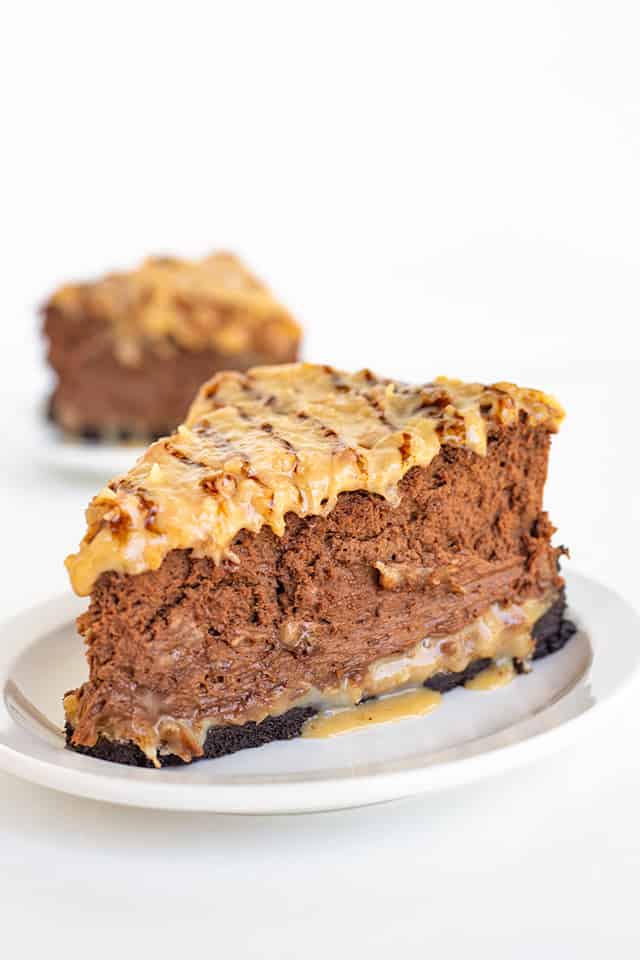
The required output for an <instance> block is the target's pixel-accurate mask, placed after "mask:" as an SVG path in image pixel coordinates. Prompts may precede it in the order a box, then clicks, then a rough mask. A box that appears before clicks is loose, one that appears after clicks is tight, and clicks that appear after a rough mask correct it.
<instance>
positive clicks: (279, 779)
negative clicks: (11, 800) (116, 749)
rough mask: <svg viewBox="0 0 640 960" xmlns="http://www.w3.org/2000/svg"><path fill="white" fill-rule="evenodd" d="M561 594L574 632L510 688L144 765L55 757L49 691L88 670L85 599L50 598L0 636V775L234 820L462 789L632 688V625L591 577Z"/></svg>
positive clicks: (525, 757)
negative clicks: (403, 715)
mask: <svg viewBox="0 0 640 960" xmlns="http://www.w3.org/2000/svg"><path fill="white" fill-rule="evenodd" d="M567 589H568V592H569V595H570V596H571V600H572V607H571V612H570V616H571V617H572V619H573V620H574V621H575V622H576V623H577V624H578V625H579V626H580V630H579V632H578V634H577V635H576V636H575V637H574V638H573V639H572V641H571V643H569V644H568V645H567V647H566V648H565V649H564V650H562V651H560V652H559V653H557V654H556V655H555V656H554V657H551V658H549V659H547V660H544V661H542V662H538V663H536V664H535V667H534V669H533V671H532V672H531V673H530V674H528V675H527V676H521V677H517V678H516V679H515V680H514V682H513V683H511V684H510V685H509V686H507V687H504V688H502V689H499V690H494V691H491V694H488V693H487V694H485V695H483V694H478V693H474V692H472V691H468V690H464V689H462V688H461V689H459V690H456V691H455V692H453V693H451V694H449V695H447V696H446V697H444V698H443V701H442V704H441V706H440V707H439V708H438V709H437V710H436V711H435V713H432V714H430V715H429V716H428V717H418V718H415V719H405V720H403V721H402V722H398V723H387V724H384V725H381V726H378V727H374V728H370V729H368V730H361V731H359V732H357V733H352V734H351V735H348V736H347V735H345V736H341V737H334V738H330V739H327V740H302V739H299V740H296V741H294V742H292V743H277V744H270V745H269V746H268V747H264V748H262V749H260V750H246V751H242V752H241V753H239V754H236V755H234V756H231V757H225V758H223V759H220V760H217V761H212V762H202V763H196V764H193V766H190V767H182V768H178V769H176V768H173V769H164V770H155V771H151V770H137V769H130V768H127V767H122V766H119V765H117V764H110V763H104V762H101V761H99V760H93V759H89V758H86V757H79V756H77V755H76V754H72V753H70V752H69V751H67V750H65V749H64V736H63V734H62V726H63V723H64V719H63V711H62V707H61V703H60V692H61V690H64V689H68V688H69V687H75V686H76V685H78V684H80V683H81V682H82V681H83V680H84V679H85V678H86V675H87V667H86V662H85V660H84V655H83V648H82V641H81V640H80V638H79V637H78V634H77V632H76V629H75V618H76V617H77V616H78V614H79V613H80V612H81V611H82V610H83V609H84V606H85V604H84V603H83V602H81V601H79V600H78V599H77V598H75V597H68V596H66V595H65V596H62V597H58V598H56V599H55V600H50V601H49V602H48V603H46V604H43V605H40V606H39V607H36V608H35V609H33V610H30V611H28V612H27V613H24V614H22V615H20V616H19V617H16V618H14V619H12V620H11V621H10V622H9V623H8V624H7V625H6V626H5V627H4V628H3V629H2V630H0V692H1V694H2V699H0V769H4V770H6V771H8V772H9V773H14V774H16V775H17V776H20V777H23V778H24V779H26V780H30V781H33V782H34V783H39V784H42V785H43V786H48V787H53V788H54V789H56V790H62V791H63V792H65V793H71V794H75V795H77V796H81V797H90V798H93V799H96V800H106V801H110V802H113V803H122V804H128V805H131V806H140V807H149V808H153V809H160V810H197V811H202V810H207V811H212V812H217V813H243V814H247V813H261V814H267V813H274V814H275V813H279V814H281V813H309V812H317V811H323V810H338V809H344V808H347V807H357V806H362V805H367V804H372V803H379V802H382V801H386V800H396V799H398V798H402V797H408V796H411V795H414V794H417V793H426V792H434V791H439V790H443V789H445V788H447V787H451V786H458V785H459V784H463V783H472V782H474V781H475V780H478V779H482V778H483V777H487V776H490V775H493V774H495V773H499V772H502V771H504V770H506V769H510V768H511V767H513V766H519V765H521V764H523V763H526V762H531V761H532V760H535V759H538V758H539V757H541V756H544V755H547V754H549V753H552V752H555V751H556V750H559V749H560V748H561V747H562V746H566V745H567V744H568V743H574V742H575V741H576V740H577V739H578V738H580V737H581V736H582V737H584V736H587V735H588V734H590V733H591V732H592V731H593V724H594V722H597V721H598V720H604V719H606V718H605V712H604V710H603V708H604V707H605V706H610V705H611V704H612V702H614V700H615V698H616V697H619V696H620V694H621V693H623V692H624V691H626V690H628V689H629V688H631V687H632V685H633V684H634V683H635V682H636V679H637V674H638V671H639V669H640V619H639V618H638V617H637V615H636V614H635V613H634V612H633V610H631V608H629V607H628V606H626V604H625V603H624V602H623V601H622V600H621V599H620V598H619V597H617V596H616V595H615V594H614V593H612V592H611V591H609V590H607V589H606V588H604V587H602V586H600V585H599V584H597V583H595V582H594V581H593V580H588V579H584V578H582V577H578V576H576V575H572V576H570V577H569V578H568V580H567ZM612 632H613V633H614V634H615V636H616V637H617V638H618V640H617V645H616V650H615V654H614V653H613V652H612V649H611V644H610V635H611V633H612Z"/></svg>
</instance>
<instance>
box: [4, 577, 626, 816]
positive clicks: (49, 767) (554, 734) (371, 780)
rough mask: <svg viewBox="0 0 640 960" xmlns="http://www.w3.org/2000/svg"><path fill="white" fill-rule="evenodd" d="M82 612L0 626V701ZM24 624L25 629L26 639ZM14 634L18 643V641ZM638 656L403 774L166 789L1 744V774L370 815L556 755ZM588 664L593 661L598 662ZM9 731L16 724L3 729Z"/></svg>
mask: <svg viewBox="0 0 640 960" xmlns="http://www.w3.org/2000/svg"><path fill="white" fill-rule="evenodd" d="M566 576H567V581H568V593H569V599H570V600H571V592H572V584H573V585H574V587H573V589H576V588H578V590H579V589H580V585H581V586H582V588H583V589H584V588H585V587H589V586H591V587H595V586H597V588H598V589H599V590H601V591H604V592H605V593H606V594H607V596H608V598H609V600H611V601H614V602H615V604H616V607H617V610H618V612H619V613H620V612H622V613H624V615H625V616H626V617H627V619H628V622H629V623H630V624H632V626H633V628H634V630H635V631H637V632H638V636H639V639H640V617H639V616H638V613H637V612H636V610H635V609H634V608H633V607H632V606H631V605H630V604H629V603H628V602H627V601H626V600H625V599H624V598H623V597H621V596H620V595H619V594H618V593H617V592H616V591H614V590H612V589H611V588H610V587H608V586H606V585H605V584H603V583H601V582H600V581H598V580H596V579H594V578H592V577H588V576H585V575H583V574H580V573H578V572H576V571H573V570H571V571H569V572H568V573H567V575H566ZM82 602H83V601H80V600H79V599H78V598H77V597H75V596H74V595H73V594H71V593H68V594H67V593H65V594H58V595H56V596H53V597H50V598H49V599H48V600H45V601H43V602H41V603H39V604H37V605H35V606H33V607H30V608H28V609H27V610H24V611H22V612H21V613H18V614H17V615H15V616H13V617H12V618H10V619H9V620H6V621H4V622H2V624H0V685H1V686H2V690H3V691H4V688H5V683H6V680H7V679H8V677H9V674H10V671H11V667H12V664H13V663H14V662H15V660H16V658H17V656H19V654H20V653H21V652H22V651H24V650H25V649H27V648H28V647H29V646H31V645H32V644H33V643H34V642H37V639H38V636H39V635H40V634H41V633H42V632H43V630H44V629H46V630H47V631H50V630H52V629H56V628H58V627H62V626H64V625H65V624H66V623H68V622H69V620H70V618H72V617H73V615H74V613H75V612H76V611H77V610H79V609H80V604H81V603H82ZM84 602H86V600H85V601H84ZM569 608H570V610H571V611H572V614H573V615H574V616H575V617H576V619H577V620H578V621H580V620H581V614H580V609H579V607H578V608H576V609H575V610H574V609H573V608H572V604H571V603H569ZM25 624H30V626H29V627H28V628H27V629H24V626H25ZM21 627H22V635H21V636H20V637H19V639H16V636H18V634H19V633H20V628H21ZM13 634H15V636H14V637H13V642H9V643H7V642H6V641H7V636H8V635H9V636H12V635H13ZM590 639H591V642H592V644H593V643H594V641H595V646H597V645H598V638H597V637H594V636H591V635H590ZM638 648H639V653H638V654H637V655H636V656H635V660H634V661H633V663H632V668H631V670H629V671H628V672H627V673H624V674H623V675H621V676H617V678H616V682H615V684H614V687H613V689H611V690H609V691H608V692H606V693H605V694H604V695H603V696H601V697H599V698H598V699H597V700H595V701H594V702H592V703H590V704H588V705H587V706H586V707H585V708H584V709H583V710H581V711H580V712H578V713H577V714H575V715H574V716H572V717H569V718H564V719H561V720H560V721H559V722H558V723H555V724H554V725H553V726H551V727H550V728H548V729H539V730H534V731H533V732H530V733H528V734H527V735H526V736H525V737H524V738H523V739H519V740H517V741H516V742H514V743H507V744H505V743H494V744H493V745H492V743H491V741H492V740H494V741H496V740H498V739H499V738H500V737H501V736H503V735H504V732H505V730H514V729H515V728H517V727H519V726H521V725H524V724H527V723H529V722H530V721H531V720H532V717H534V716H535V715H531V716H528V717H523V718H522V719H520V720H518V721H516V722H515V723H514V724H511V725H510V726H509V727H507V728H505V730H502V731H499V732H498V733H495V734H489V735H486V736H484V737H481V738H479V740H478V741H477V744H478V746H479V749H477V750H476V751H475V752H474V753H472V754H470V755H466V756H460V757H457V758H449V759H445V760H442V761H438V760H437V759H436V760H435V761H434V760H432V761H431V762H427V761H424V762H422V763H419V762H418V763H416V764H415V765H411V766H409V767H406V768H402V769H396V770H384V769H383V770H379V771H375V772H368V773H367V772H362V773H355V774H352V775H351V776H344V777H335V776H331V775H328V774H327V775H324V774H320V775H312V774H310V773H306V774H302V778H301V779H300V780H295V779H293V780H289V781H287V782H279V781H278V780H271V781H267V782H257V783H256V782H253V783H242V782H236V783H225V782H224V781H222V782H217V783H210V782H209V783H197V782H196V783H193V782H189V783H179V782H167V781H166V780H163V781H156V782H155V783H154V782H153V778H154V776H155V775H156V772H155V771H152V770H142V769H140V768H127V767H121V766H119V765H117V764H108V765H106V767H108V768H109V770H108V773H109V775H105V764H104V761H100V760H95V759H93V758H87V757H82V758H81V759H82V761H83V762H86V761H89V762H90V763H91V764H93V763H95V764H100V768H99V769H100V770H101V771H102V772H100V773H99V772H98V768H95V770H94V769H92V768H89V769H86V770H85V769H75V768H72V767H68V766H64V765H61V764H59V763H58V762H56V760H55V758H52V759H42V758H39V757H37V756H33V755H31V754H29V753H27V752H25V751H23V750H19V749H16V748H14V747H12V746H9V745H7V744H3V743H0V769H2V770H4V771H6V772H7V773H10V774H13V775H14V776H17V777H19V778H21V779H23V780H27V781H30V782H34V783H37V784H39V785H41V786H45V787H49V788H52V789H54V790H57V791H59V792H63V793H67V794H71V795H76V796H81V797H85V798H89V799H93V800H101V801H106V802H110V803H116V804H119V805H125V806H137V807H145V808H152V809H162V810H184V811H186V810H189V811H208V812H217V813H239V814H283V813H305V812H316V811H321V810H331V809H342V808H346V807H356V806H367V805H369V804H373V803H379V802H382V801H387V800H392V799H400V798H401V797H407V796H411V795H415V794H419V793H432V792H437V791H441V790H444V789H447V788H449V787H455V786H459V785H461V784H462V783H472V782H476V781H478V780H480V779H483V778H485V777H489V776H493V775H495V774H496V773H499V772H503V771H507V770H510V769H514V768H515V767H517V766H521V765H523V764H525V763H528V762H532V761H534V760H536V759H537V758H539V757H541V756H544V755H549V754H551V753H554V752H556V751H558V750H560V749H562V748H563V747H565V746H567V745H568V744H570V743H571V742H574V741H575V740H576V739H577V738H578V737H580V736H582V735H584V734H586V733H587V732H588V731H589V729H591V727H592V726H593V725H594V724H595V723H597V722H599V721H600V720H601V719H602V717H603V716H606V714H607V708H608V707H610V706H611V705H613V704H616V703H618V702H619V701H620V700H621V698H622V697H624V696H627V695H628V694H629V692H630V691H631V689H632V688H633V687H634V685H635V684H636V683H637V682H638V679H639V677H640V643H639V645H638ZM596 652H597V651H596ZM600 655H601V654H600ZM593 659H594V660H595V656H594V658H593ZM593 669H594V663H593V662H592V663H590V664H589V666H588V667H587V669H586V671H585V673H584V675H583V678H582V679H584V680H585V682H587V683H588V682H589V681H590V678H591V674H592V672H593ZM576 686H577V685H576ZM572 690H575V686H574V687H572V688H571V690H569V691H567V693H566V694H565V695H564V696H562V697H561V698H560V700H559V701H556V703H551V704H549V705H548V706H547V707H545V708H543V709H542V710H541V711H540V714H539V715H546V714H548V713H549V712H550V711H551V710H553V708H554V706H557V705H558V704H560V703H563V702H564V701H565V700H566V699H567V698H568V697H570V696H571V692H572ZM7 717H9V719H10V714H9V710H8V707H7V704H6V702H5V698H4V694H3V696H2V698H0V718H7ZM10 722H15V721H11V720H10ZM445 752H446V751H445ZM436 757H437V754H436ZM79 759H80V758H79ZM111 768H113V769H111ZM127 773H128V775H127ZM140 774H142V776H135V778H134V775H140ZM145 774H146V776H145ZM354 794H357V797H354Z"/></svg>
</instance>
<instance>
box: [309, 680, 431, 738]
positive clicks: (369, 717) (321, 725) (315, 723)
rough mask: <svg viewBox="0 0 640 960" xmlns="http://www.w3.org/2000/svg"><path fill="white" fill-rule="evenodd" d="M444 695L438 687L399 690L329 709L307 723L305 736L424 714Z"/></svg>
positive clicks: (331, 734) (334, 733)
mask: <svg viewBox="0 0 640 960" xmlns="http://www.w3.org/2000/svg"><path fill="white" fill-rule="evenodd" d="M441 699H442V695H441V694H440V693H437V692H436V691H435V690H427V689H426V688H423V689H422V690H408V691H406V692H405V693H396V694H392V695H390V696H387V697H383V698H382V699H381V700H373V701H369V702H367V703H360V704H358V706H357V707H350V708H347V709H346V710H336V711H329V712H327V713H320V714H318V716H317V717H312V718H311V719H310V720H308V721H307V723H306V724H305V726H304V729H303V731H302V736H303V737H313V738H314V739H315V738H324V737H335V736H339V735H340V734H342V733H352V732H353V731H354V730H361V729H362V728H363V727H365V728H366V727H372V726H376V725H377V724H379V723H388V722H389V721H397V720H406V719H407V718H408V717H422V716H424V715H425V714H426V713H431V711H432V710H435V709H436V707H439V706H440V701H441Z"/></svg>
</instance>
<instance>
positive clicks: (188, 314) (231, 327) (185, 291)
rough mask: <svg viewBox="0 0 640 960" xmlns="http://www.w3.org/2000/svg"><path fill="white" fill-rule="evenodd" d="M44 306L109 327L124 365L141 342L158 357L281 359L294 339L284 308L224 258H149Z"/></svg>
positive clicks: (64, 291)
mask: <svg viewBox="0 0 640 960" xmlns="http://www.w3.org/2000/svg"><path fill="white" fill-rule="evenodd" d="M49 306H52V307H56V308H58V309H60V310H63V311H64V312H65V313H68V314H77V315H82V316H90V317H99V318H101V319H104V320H107V321H108V322H110V323H111V324H112V326H113V330H114V348H115V351H116V354H117V356H118V358H119V360H120V362H121V363H123V364H125V365H129V366H132V365H136V364H137V363H138V362H139V360H140V355H141V347H142V344H143V342H149V341H150V342H153V343H156V344H157V345H159V346H160V347H161V348H162V349H163V350H164V351H166V350H171V349H175V345H176V344H177V345H179V346H180V347H183V348H185V349H190V350H202V349H205V348H207V347H213V348H214V349H216V350H217V351H218V352H219V353H222V354H225V355H227V356H233V355H234V354H238V353H247V352H252V351H256V350H258V351H259V352H260V353H263V352H266V351H267V350H268V351H269V352H270V353H271V354H273V356H275V357H279V358H282V359H284V358H286V357H287V355H288V353H289V349H290V345H291V341H292V340H296V341H297V340H298V339H299V337H300V328H299V326H298V324H297V323H296V322H295V321H294V320H293V318H292V317H291V316H290V315H289V313H287V311H286V310H285V309H284V307H282V306H281V305H280V304H278V303H277V301H276V300H275V299H274V298H273V296H272V294H271V293H270V292H269V290H268V289H267V287H265V286H264V285H263V284H262V283H260V281H259V280H257V279H256V278H255V277H254V276H253V275H252V274H251V273H249V271H248V270H247V269H246V268H245V267H244V266H243V265H242V264H241V262H240V261H239V260H238V259H237V258H236V257H234V256H233V255H232V254H229V253H216V254H213V255H211V256H209V257H205V258H204V259H203V260H197V261H189V260H177V259H174V258H172V257H150V258H149V259H147V260H145V261H144V262H143V263H142V264H141V266H139V267H138V268H137V269H135V270H132V271H130V272H129V273H113V274H110V275H108V276H106V277H103V278H102V279H100V280H97V281H95V282H94V283H82V284H69V285H67V286H65V287H61V288H60V289H59V290H57V291H56V293H54V295H53V296H52V297H51V300H50V301H49Z"/></svg>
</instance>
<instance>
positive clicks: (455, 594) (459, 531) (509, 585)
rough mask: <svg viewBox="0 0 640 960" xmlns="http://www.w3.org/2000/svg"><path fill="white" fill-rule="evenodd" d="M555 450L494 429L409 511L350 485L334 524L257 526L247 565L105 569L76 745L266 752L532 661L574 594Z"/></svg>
mask: <svg viewBox="0 0 640 960" xmlns="http://www.w3.org/2000/svg"><path fill="white" fill-rule="evenodd" d="M548 447H549V432H548V429H547V427H546V426H545V425H535V426H532V425H531V424H530V423H529V422H527V418H526V417H523V418H520V419H518V420H517V422H515V423H512V424H510V425H507V426H504V425H496V424H493V425H491V426H490V428H489V430H488V433H487V441H486V453H485V454H484V455H482V456H479V455H478V454H477V453H476V452H474V451H473V450H471V449H469V448H467V447H466V446H453V445H450V444H446V443H444V444H442V446H441V449H440V452H439V453H438V454H437V455H436V456H434V457H433V459H432V460H431V461H430V462H429V463H428V464H427V465H425V466H415V467H412V468H410V469H409V470H408V472H407V473H406V474H405V476H404V477H403V478H402V479H401V480H400V482H399V483H398V487H397V497H394V498H393V500H392V502H391V501H390V500H389V499H386V498H384V497H383V496H380V495H376V494H374V493H371V492H368V491H364V490H352V491H349V492H341V493H340V494H339V495H338V496H337V497H336V501H335V505H334V506H333V508H332V509H331V510H330V511H329V512H328V513H326V515H318V516H296V515H295V514H292V513H288V514H287V516H286V522H285V523H284V525H283V527H284V528H283V531H282V533H281V535H277V534H276V533H274V532H273V530H272V529H271V528H270V527H268V526H263V527H261V528H260V529H258V530H257V531H256V532H252V531H251V530H247V529H244V530H241V531H240V532H239V533H237V535H236V536H235V539H234V540H233V543H232V552H233V558H229V557H228V558H226V559H224V558H223V559H222V560H220V561H218V562H216V560H215V559H214V558H212V557H210V556H202V555H200V556H198V555H197V554H196V553H195V551H194V550H192V549H173V550H170V551H169V552H168V553H166V555H165V556H164V557H163V558H162V559H161V562H160V564H159V566H157V567H156V568H155V569H147V570H146V571H142V572H140V573H138V574H136V575H133V576H132V575H128V574H126V573H118V572H115V571H113V570H110V571H107V572H104V573H101V574H99V576H98V579H97V581H96V583H95V584H94V586H93V590H92V595H91V604H90V607H89V610H88V612H87V613H86V614H85V615H83V616H82V617H81V618H80V621H79V627H80V630H81V633H82V634H83V635H84V637H85V640H86V643H87V650H88V659H89V666H90V679H89V681H88V682H87V683H86V684H84V685H83V686H82V687H81V688H80V689H79V690H78V691H74V692H73V694H72V695H70V696H69V695H68V697H67V699H66V707H67V719H68V722H69V730H70V731H72V733H70V737H71V745H72V746H74V747H76V748H80V749H82V750H85V751H87V750H88V751H91V750H93V749H97V748H98V744H100V745H104V744H105V743H111V744H114V745H120V746H122V744H127V745H133V746H135V747H136V749H137V750H139V751H142V755H143V756H144V758H146V759H147V760H148V761H149V762H152V763H155V764H160V763H162V762H163V757H168V756H172V757H178V758H180V759H182V760H190V759H192V758H195V757H198V756H202V755H211V754H210V753H208V750H209V749H210V748H208V747H207V744H210V743H211V742H212V740H211V738H212V737H214V738H215V735H216V731H218V730H219V731H222V730H225V731H228V730H230V729H236V730H238V731H240V730H242V729H243V728H244V729H245V732H246V734H247V736H249V734H251V736H252V737H254V739H255V738H257V739H258V741H259V742H264V739H263V740H262V741H261V740H260V738H261V737H262V736H263V733H264V734H265V736H266V733H265V730H266V728H263V727H262V725H263V724H267V726H268V727H269V729H271V728H272V727H273V725H274V724H276V727H277V726H278V720H279V718H289V720H290V718H291V717H292V715H295V716H296V717H297V718H300V717H301V716H304V717H305V719H308V718H309V716H311V715H313V714H315V713H316V712H317V711H318V710H319V709H322V708H323V707H326V706H331V705H333V706H339V705H340V704H348V703H356V702H358V701H359V700H362V699H363V698H365V697H367V696H375V695H379V694H380V693H384V692H388V691H390V690H393V689H398V688H400V687H403V686H407V685H408V686H415V685H417V684H422V683H425V682H427V683H429V682H431V681H435V680H436V678H438V677H456V676H458V675H460V674H461V673H464V672H465V670H467V669H469V668H470V666H472V664H473V663H474V662H481V661H485V662H486V661H487V660H488V659H495V658H496V657H498V658H500V657H512V658H515V659H516V661H517V662H518V663H519V664H523V663H526V662H527V661H528V660H529V659H530V658H531V657H532V656H534V655H535V649H534V648H535V638H534V634H535V627H534V623H535V622H542V621H543V620H544V617H545V616H549V612H548V611H552V610H553V609H554V607H555V606H556V604H557V602H558V598H559V596H560V591H561V590H562V580H561V578H560V577H559V575H558V569H557V562H558V556H559V554H560V552H561V551H560V550H559V549H557V548H554V547H553V546H551V543H550V537H551V534H552V532H553V528H552V526H551V524H550V523H549V521H548V518H547V516H546V514H545V513H544V512H543V511H542V491H543V486H544V481H545V477H546V469H547V456H548ZM112 533H113V531H112ZM114 536H115V534H114ZM110 543H111V541H110ZM130 562H133V563H135V559H133V558H132V559H131V561H130ZM294 711H300V712H298V713H295V714H294V713H293V712H294ZM289 720H286V721H285V720H284V719H283V720H282V723H283V724H284V725H285V727H286V728H287V729H288V730H289V732H291V730H292V729H293V727H292V726H291V723H290V722H289ZM301 723H304V721H302V722H301ZM294 726H295V724H294ZM298 726H300V728H301V724H300V725H298ZM261 730H262V732H260V731H261ZM298 732H299V731H298ZM291 735H294V734H291ZM224 736H225V737H228V736H230V734H225V735H224ZM237 739H238V742H242V740H243V738H242V736H241V735H240V733H238V735H237ZM250 739H251V737H250ZM271 739H273V737H271ZM249 745H250V744H249ZM100 749H101V750H102V749H103V746H101V747H100ZM224 752H228V751H226V750H225V751H224ZM98 755H101V754H98Z"/></svg>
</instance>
